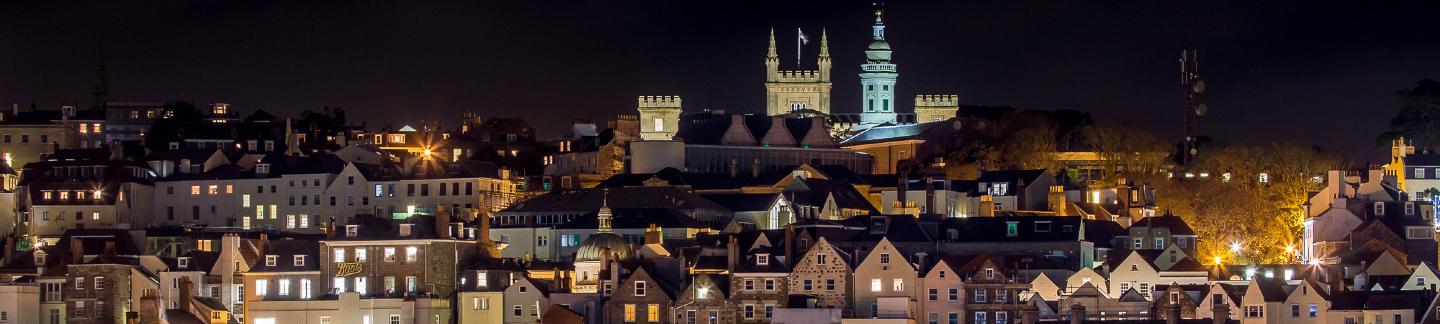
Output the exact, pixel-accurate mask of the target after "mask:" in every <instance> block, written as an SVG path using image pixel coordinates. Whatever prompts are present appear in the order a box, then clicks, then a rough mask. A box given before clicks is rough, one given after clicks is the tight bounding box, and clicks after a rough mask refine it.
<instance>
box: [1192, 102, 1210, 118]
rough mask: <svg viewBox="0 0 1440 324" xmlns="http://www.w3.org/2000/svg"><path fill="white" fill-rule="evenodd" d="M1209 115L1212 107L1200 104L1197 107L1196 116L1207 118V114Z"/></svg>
mask: <svg viewBox="0 0 1440 324" xmlns="http://www.w3.org/2000/svg"><path fill="white" fill-rule="evenodd" d="M1208 113H1210V106H1206V105H1205V104H1200V105H1199V106H1196V107H1195V116H1205V114H1208Z"/></svg>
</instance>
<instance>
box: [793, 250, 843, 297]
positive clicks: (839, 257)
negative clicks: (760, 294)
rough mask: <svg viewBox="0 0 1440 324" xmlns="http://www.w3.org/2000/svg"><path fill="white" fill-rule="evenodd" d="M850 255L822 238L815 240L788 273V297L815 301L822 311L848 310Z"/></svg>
mask: <svg viewBox="0 0 1440 324" xmlns="http://www.w3.org/2000/svg"><path fill="white" fill-rule="evenodd" d="M849 259H850V254H848V253H845V252H842V251H840V249H837V248H835V246H834V245H831V244H830V241H829V240H827V239H825V238H824V237H820V238H818V239H816V240H815V243H814V245H811V246H810V250H809V251H807V252H805V254H804V255H803V256H801V257H800V258H799V259H798V260H795V265H794V266H793V267H792V268H791V271H790V278H789V281H790V294H792V295H809V296H815V297H816V298H818V299H819V300H818V302H819V303H818V305H819V306H820V307H824V308H839V309H848V308H849V307H850V281H851V279H852V278H853V274H852V273H851V271H850V270H851V268H850V261H849Z"/></svg>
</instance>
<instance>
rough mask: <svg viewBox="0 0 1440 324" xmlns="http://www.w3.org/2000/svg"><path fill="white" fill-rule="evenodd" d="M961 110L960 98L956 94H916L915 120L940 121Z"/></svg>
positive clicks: (919, 121)
mask: <svg viewBox="0 0 1440 324" xmlns="http://www.w3.org/2000/svg"><path fill="white" fill-rule="evenodd" d="M959 110H960V98H959V96H956V95H916V96H915V122H917V123H929V122H938V121H942V120H946V119H950V118H951V117H955V112H957V111H959Z"/></svg>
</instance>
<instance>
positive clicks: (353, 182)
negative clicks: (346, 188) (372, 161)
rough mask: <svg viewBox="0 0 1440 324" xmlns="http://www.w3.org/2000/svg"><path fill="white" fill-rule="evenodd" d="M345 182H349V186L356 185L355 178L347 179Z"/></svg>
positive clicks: (349, 177)
mask: <svg viewBox="0 0 1440 324" xmlns="http://www.w3.org/2000/svg"><path fill="white" fill-rule="evenodd" d="M345 181H346V182H348V184H351V185H353V184H355V176H348V177H345Z"/></svg>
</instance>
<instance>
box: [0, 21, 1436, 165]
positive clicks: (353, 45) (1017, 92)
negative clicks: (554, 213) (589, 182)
mask: <svg viewBox="0 0 1440 324" xmlns="http://www.w3.org/2000/svg"><path fill="white" fill-rule="evenodd" d="M299 2H306V3H299ZM314 2H320V3H312V1H274V2H270V1H203V0H202V1H95V2H83V1H39V0H24V1H6V2H4V3H0V103H4V104H5V105H6V106H8V105H9V104H11V103H19V104H21V105H28V104H29V103H31V102H34V103H36V104H37V105H39V106H41V107H45V108H52V109H53V107H56V106H58V105H60V104H61V103H62V102H66V101H79V102H82V103H88V101H89V89H90V86H91V84H92V83H93V80H94V79H95V76H94V72H93V68H94V64H95V58H96V56H97V55H96V39H97V37H98V36H103V37H104V39H105V46H104V47H105V49H104V50H105V59H106V64H107V66H108V69H109V73H108V75H109V79H110V90H111V100H114V101H150V102H159V101H168V100H176V99H183V100H190V101H195V102H198V103H210V102H229V103H231V104H233V107H236V108H238V109H241V110H243V111H247V112H248V111H253V110H254V109H257V108H263V109H266V110H270V111H278V112H282V113H290V114H297V115H298V112H299V111H302V110H305V109H318V108H319V107H321V106H339V107H344V108H346V109H347V110H349V111H350V112H351V116H352V119H356V120H363V121H368V122H369V123H370V126H372V127H375V126H378V124H379V123H383V122H385V121H395V122H396V123H397V125H398V124H400V123H405V122H414V121H418V120H421V119H425V120H436V119H441V120H453V118H454V117H455V116H457V115H458V114H459V113H460V112H462V111H465V110H470V111H476V112H479V113H481V114H482V115H484V116H509V117H524V118H526V119H529V120H531V122H532V123H533V124H535V125H536V126H537V127H539V128H540V130H541V134H542V135H544V136H554V135H558V134H559V133H560V132H561V131H562V129H563V127H564V126H565V125H567V124H568V123H569V120H570V119H572V118H608V117H609V116H612V115H613V114H616V113H629V112H633V106H634V97H635V96H637V95H672V94H673V95H682V96H684V98H685V104H686V108H687V110H690V111H694V110H699V109H701V108H724V109H728V110H731V111H738V112H755V113H760V112H763V110H764V107H763V105H762V100H763V96H764V88H763V65H762V57H763V55H764V52H765V45H766V39H765V38H766V31H767V30H768V29H769V28H770V27H772V26H774V27H775V28H776V29H777V33H778V34H779V37H780V44H781V49H780V51H781V57H782V58H785V59H784V62H785V65H786V66H787V68H788V67H789V65H792V64H794V63H793V57H794V50H795V49H794V29H795V28H796V27H804V28H805V29H806V32H807V33H809V34H811V35H813V36H816V40H818V34H819V29H820V28H821V27H828V29H829V31H830V36H831V39H830V41H831V42H830V43H831V52H832V53H833V56H834V62H835V73H834V84H835V90H834V92H833V96H834V102H833V105H834V108H833V109H834V110H835V111H838V112H858V110H859V108H858V104H859V100H858V96H859V91H858V90H859V89H858V83H859V81H858V78H857V77H856V75H855V73H856V72H857V71H858V69H859V67H858V64H860V60H861V56H862V52H861V51H862V50H863V48H864V46H865V43H866V38H867V37H868V35H869V24H870V13H869V11H870V9H869V7H870V3H869V2H839V1H823V0H822V1H755V2H742V1H705V2H702V1H669V0H665V1H564V2H562V1H535V0H521V1H489V0H485V1H465V2H455V3H432V4H416V3H414V2H413V1H353V2H346V1H314ZM887 8H888V25H889V26H890V27H889V29H888V34H889V36H890V37H889V38H890V42H891V45H892V46H893V47H894V48H895V50H896V51H895V55H894V56H895V60H896V63H897V64H899V69H900V73H901V74H900V84H899V86H898V92H899V93H898V95H899V96H900V97H901V98H910V97H911V96H913V95H914V94H915V93H917V92H918V93H951V94H958V95H960V98H961V101H962V102H964V103H966V104H987V105H1002V104H1003V105H1013V106H1016V107H1020V108H1035V109H1060V108H1067V109H1076V110H1081V111H1087V112H1090V113H1092V114H1093V115H1094V117H1095V118H1096V119H1098V120H1100V121H1104V122H1115V123H1122V124H1130V125H1135V126H1138V127H1142V128H1144V129H1147V130H1151V131H1154V132H1156V133H1159V134H1160V135H1164V136H1167V137H1169V138H1172V139H1178V137H1179V131H1178V129H1179V126H1180V125H1181V122H1180V121H1181V112H1180V108H1179V105H1180V103H1181V92H1180V91H1181V89H1180V87H1179V86H1178V84H1177V83H1178V76H1177V75H1178V66H1177V63H1176V59H1177V55H1178V51H1179V50H1180V49H1181V48H1182V47H1185V46H1193V47H1198V48H1200V51H1201V52H1200V53H1201V57H1200V58H1201V61H1200V62H1201V74H1202V76H1203V77H1204V78H1205V79H1206V81H1207V83H1208V84H1209V88H1210V90H1209V99H1208V102H1209V104H1210V107H1211V109H1210V111H1211V116H1209V117H1207V118H1205V119H1203V120H1201V121H1200V123H1199V127H1200V129H1201V130H1202V132H1203V133H1205V134H1208V135H1211V136H1213V137H1216V138H1218V139H1220V140H1223V141H1244V142H1254V143H1264V142H1271V141H1286V140H1288V141H1298V142H1303V143H1310V144H1317V145H1321V146H1324V147H1327V148H1331V149H1334V150H1337V151H1341V152H1344V153H1346V154H1348V155H1350V156H1351V157H1352V158H1361V159H1377V158H1379V155H1378V154H1381V153H1380V152H1379V151H1376V150H1375V149H1374V137H1375V135H1376V134H1377V133H1379V132H1380V131H1381V130H1382V129H1383V128H1384V127H1385V125H1386V123H1387V122H1388V120H1389V118H1390V116H1391V115H1393V113H1394V112H1395V111H1396V110H1397V108H1396V107H1397V101H1396V100H1395V98H1394V94H1393V93H1394V91H1395V90H1397V89H1400V88H1405V87H1408V86H1411V85H1413V84H1414V82H1415V81H1416V80H1418V79H1420V78H1425V77H1432V78H1436V77H1440V33H1437V31H1440V23H1437V20H1436V19H1435V17H1440V3H1437V2H1434V1H1429V2H1428V3H1426V2H1400V1H1352V2H1345V3H1334V4H1330V3H1322V2H1318V1H1293V2H1292V1H1043V2H1030V1H975V2H971V1H966V2H960V1H945V2H915V1H897V2H892V3H890V4H888V5H887ZM807 50H808V51H809V52H807V53H806V59H805V61H804V66H803V67H804V68H813V65H814V54H813V51H815V47H814V45H813V43H812V45H811V46H809V47H808V48H807ZM902 103H903V104H902V105H900V110H901V111H909V109H910V108H909V106H910V104H909V102H908V100H902ZM451 124H453V123H451Z"/></svg>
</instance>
